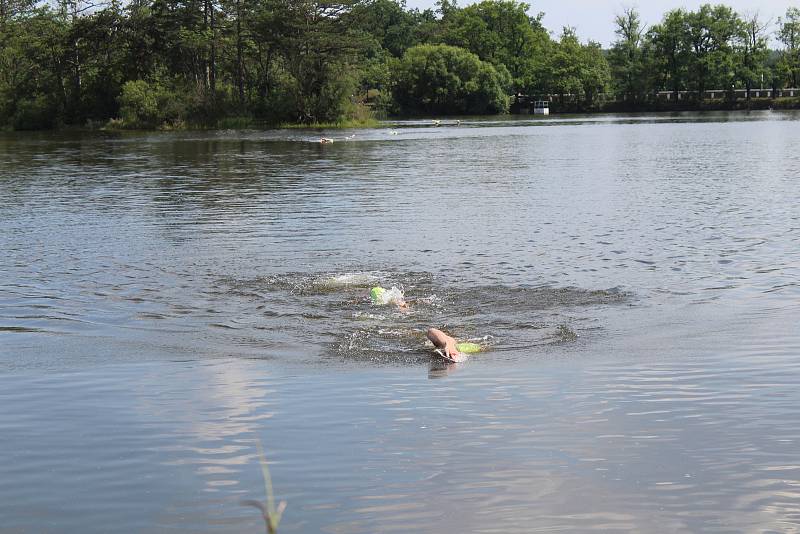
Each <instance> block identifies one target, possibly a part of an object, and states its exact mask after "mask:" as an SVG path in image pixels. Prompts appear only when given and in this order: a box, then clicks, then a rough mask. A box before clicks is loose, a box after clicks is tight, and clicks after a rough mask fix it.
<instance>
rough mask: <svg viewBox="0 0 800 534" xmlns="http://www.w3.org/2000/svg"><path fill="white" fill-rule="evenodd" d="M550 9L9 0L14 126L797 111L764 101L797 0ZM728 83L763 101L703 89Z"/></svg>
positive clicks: (795, 49) (794, 102)
mask: <svg viewBox="0 0 800 534" xmlns="http://www.w3.org/2000/svg"><path fill="white" fill-rule="evenodd" d="M535 7H536V6H535V4H534V5H533V6H530V5H528V4H525V3H521V2H517V1H515V0H484V1H482V2H480V3H476V4H472V5H469V6H467V7H463V8H462V7H459V6H458V5H457V4H456V3H455V2H454V1H451V0H440V1H439V2H438V3H437V5H436V8H435V9H427V10H419V9H407V8H406V7H405V4H404V3H401V2H397V1H395V0H335V1H334V2H333V3H329V2H324V3H323V2H315V1H307V0H303V1H302V2H301V1H300V0H131V1H130V2H128V3H125V4H123V3H120V2H119V1H117V0H109V3H107V4H99V5H98V4H96V3H89V2H87V0H58V1H57V3H37V2H36V0H0V128H6V129H8V128H12V129H47V128H57V127H86V126H87V125H88V126H94V127H97V126H98V125H99V126H102V127H108V128H144V129H151V128H162V129H179V128H209V127H210V128H232V127H247V126H252V125H264V126H267V125H268V126H278V125H283V126H289V125H301V126H302V125H305V126H309V125H317V126H325V127H350V126H370V125H375V124H376V119H378V118H385V117H392V116H408V115H468V114H469V115H475V114H496V113H504V112H507V111H509V110H512V111H513V110H515V109H516V108H517V107H518V106H515V104H516V102H517V98H515V97H512V96H509V95H528V96H530V97H531V98H536V97H537V95H557V97H556V98H554V99H553V100H554V102H553V104H552V110H553V111H554V112H587V111H588V112H592V111H677V110H690V109H697V110H705V109H762V108H763V109H766V108H769V107H772V108H775V109H782V108H797V107H798V99H797V98H778V99H763V98H750V97H749V92H750V90H754V89H756V88H762V87H767V88H772V89H780V88H783V87H797V86H798V84H800V9H798V8H790V9H788V10H787V12H786V13H785V15H784V16H782V17H780V18H779V19H778V20H777V21H775V22H774V23H768V22H766V21H764V20H763V19H760V18H759V16H758V15H742V14H738V13H736V12H735V11H734V10H733V9H731V8H730V7H728V6H725V5H722V4H719V5H711V4H706V5H703V6H701V7H700V8H698V9H697V10H696V11H688V10H684V9H675V10H672V11H669V12H667V13H666V14H665V15H664V16H663V18H662V20H661V21H660V22H658V23H655V24H651V25H649V26H646V25H645V24H644V23H643V22H642V21H641V19H640V17H639V14H638V13H637V11H636V10H635V9H626V10H624V11H623V12H621V13H619V14H617V15H613V14H609V18H611V17H613V18H614V22H615V24H616V34H617V39H616V41H615V42H614V43H613V44H612V45H611V47H610V48H607V49H604V48H603V47H602V46H601V45H600V44H599V43H595V42H591V41H589V42H584V41H582V40H581V39H580V38H579V36H578V35H577V33H576V32H575V30H574V29H572V28H563V29H561V30H560V31H558V32H557V33H553V32H551V31H548V29H546V28H544V26H543V25H542V17H543V14H542V13H538V14H535ZM771 39H772V40H771ZM770 42H772V43H775V45H776V46H777V49H771V48H770V46H769V45H770ZM714 88H725V89H726V90H727V89H728V88H731V91H733V90H735V89H739V90H745V91H747V92H748V97H747V98H744V99H742V98H735V99H734V98H727V97H723V98H721V99H719V98H715V99H706V98H702V96H704V95H705V94H706V91H707V90H710V89H714ZM658 91H671V92H677V91H689V92H692V93H693V94H694V95H695V97H694V98H687V99H685V100H684V101H682V102H665V101H661V100H657V99H653V98H651V96H650V95H654V94H656V93H657V92H658ZM608 94H612V95H614V97H613V98H612V99H608V98H606V97H605V96H601V95H608ZM564 95H571V96H570V98H569V99H567V98H565V96H564Z"/></svg>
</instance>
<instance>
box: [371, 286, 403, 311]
mask: <svg viewBox="0 0 800 534" xmlns="http://www.w3.org/2000/svg"><path fill="white" fill-rule="evenodd" d="M369 298H370V300H371V301H372V303H373V304H376V305H379V306H385V305H386V304H395V305H397V306H400V307H404V306H405V305H406V299H405V297H404V296H403V292H402V291H400V290H399V289H397V288H396V287H394V286H392V288H391V289H385V288H382V287H380V286H377V287H373V288H372V289H371V290H370V292H369Z"/></svg>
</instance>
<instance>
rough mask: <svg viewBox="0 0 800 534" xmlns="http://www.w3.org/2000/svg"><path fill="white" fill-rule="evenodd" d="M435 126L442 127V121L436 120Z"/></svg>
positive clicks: (434, 121)
mask: <svg viewBox="0 0 800 534" xmlns="http://www.w3.org/2000/svg"><path fill="white" fill-rule="evenodd" d="M433 125H434V126H441V125H442V121H440V120H437V119H434V120H433Z"/></svg>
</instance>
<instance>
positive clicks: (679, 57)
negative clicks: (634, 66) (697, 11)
mask: <svg viewBox="0 0 800 534" xmlns="http://www.w3.org/2000/svg"><path fill="white" fill-rule="evenodd" d="M645 48H646V54H647V56H648V58H649V65H650V69H649V71H650V74H651V77H653V78H655V79H656V80H657V83H656V86H657V87H661V88H663V89H666V90H670V91H673V92H674V93H675V95H676V96H675V98H676V99H677V93H678V91H682V90H684V89H685V87H686V80H687V78H688V70H689V57H690V51H689V23H688V14H687V13H686V11H684V10H682V9H674V10H672V11H669V12H667V14H666V15H664V18H663V20H662V21H661V23H660V24H656V25H654V26H652V27H651V28H650V30H649V31H648V32H647V39H646V42H645Z"/></svg>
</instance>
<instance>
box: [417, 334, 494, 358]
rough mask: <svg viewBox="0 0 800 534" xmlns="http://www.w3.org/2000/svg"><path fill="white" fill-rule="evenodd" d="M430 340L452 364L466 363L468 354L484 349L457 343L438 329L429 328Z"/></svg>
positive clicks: (465, 343) (466, 343)
mask: <svg viewBox="0 0 800 534" xmlns="http://www.w3.org/2000/svg"><path fill="white" fill-rule="evenodd" d="M427 335H428V339H430V340H431V343H433V345H434V346H435V347H436V348H437V349H438V350H437V352H439V354H441V355H442V357H443V358H444V359H446V360H450V361H451V362H456V363H460V362H465V361H467V355H468V354H475V353H476V352H480V351H481V350H482V347H481V346H480V345H478V344H477V343H469V342H464V343H457V342H456V340H455V339H454V338H453V337H451V336H448V335H447V334H445V333H444V332H442V331H441V330H437V329H436V328H428V332H427Z"/></svg>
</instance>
